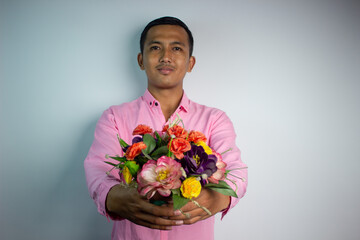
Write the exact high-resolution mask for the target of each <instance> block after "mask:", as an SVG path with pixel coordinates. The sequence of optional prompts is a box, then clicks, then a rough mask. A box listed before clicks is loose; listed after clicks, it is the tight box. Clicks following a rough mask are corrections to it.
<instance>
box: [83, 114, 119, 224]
mask: <svg viewBox="0 0 360 240" xmlns="http://www.w3.org/2000/svg"><path fill="white" fill-rule="evenodd" d="M118 132H119V131H118V127H117V123H116V120H115V116H114V114H113V111H112V109H111V108H109V109H108V110H106V111H104V113H103V114H102V116H101V117H100V119H99V121H98V122H97V125H96V129H95V134H94V141H93V143H92V145H91V148H90V150H89V153H88V155H87V157H86V159H85V161H84V168H85V176H86V182H87V186H88V189H89V193H90V196H91V198H92V199H93V200H94V202H95V204H96V206H97V209H98V212H99V213H100V214H102V215H104V216H107V217H110V218H111V219H113V220H115V219H116V220H119V219H117V218H115V217H113V216H110V215H109V214H108V213H107V211H106V206H105V201H106V197H107V194H108V192H109V191H110V189H111V188H112V187H113V186H115V185H116V184H119V183H120V177H119V174H118V171H117V170H114V171H111V172H110V174H109V175H107V174H106V172H107V171H109V170H111V169H112V166H111V165H109V164H107V163H105V161H109V162H114V163H116V161H115V160H112V159H106V158H105V155H107V154H108V155H110V156H115V155H118V154H122V149H121V146H120V144H119V141H118V139H117V134H118Z"/></svg>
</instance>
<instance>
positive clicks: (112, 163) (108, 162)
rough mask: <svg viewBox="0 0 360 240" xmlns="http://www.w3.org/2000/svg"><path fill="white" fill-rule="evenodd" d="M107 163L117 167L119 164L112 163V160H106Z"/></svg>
mask: <svg viewBox="0 0 360 240" xmlns="http://www.w3.org/2000/svg"><path fill="white" fill-rule="evenodd" d="M105 162H106V163H107V164H110V165H111V166H114V167H117V166H118V164H115V163H112V162H108V161H105Z"/></svg>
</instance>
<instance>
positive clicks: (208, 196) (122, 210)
mask: <svg viewBox="0 0 360 240" xmlns="http://www.w3.org/2000/svg"><path fill="white" fill-rule="evenodd" d="M138 63H139V66H140V68H141V69H142V70H144V71H145V73H146V75H147V78H148V90H149V92H150V93H151V94H152V95H153V96H154V97H155V99H157V100H158V101H159V102H160V105H161V110H162V112H163V114H164V118H165V119H169V117H170V116H171V115H172V114H173V113H174V112H175V110H176V108H177V107H178V105H179V103H180V101H181V98H182V95H183V79H184V77H185V75H186V73H187V72H191V70H192V69H193V67H194V65H195V58H194V57H193V56H190V53H189V43H188V35H187V33H186V31H185V30H184V29H183V28H182V27H180V26H174V25H158V26H154V27H152V28H151V29H150V30H149V31H148V33H147V36H146V40H145V44H144V52H143V54H141V53H139V54H138ZM194 200H196V201H197V202H198V203H199V204H200V205H201V206H204V207H206V208H207V209H209V210H210V212H211V213H212V214H213V215H214V214H216V213H217V212H219V211H221V210H223V209H225V208H226V207H227V206H228V205H229V203H230V197H229V196H225V195H223V194H221V193H218V192H215V191H213V190H210V189H207V188H203V189H202V190H201V193H200V195H199V196H198V197H197V198H195V199H194ZM119 203H120V204H119ZM106 208H107V211H108V213H109V214H110V215H112V216H114V217H116V216H118V217H121V218H125V219H128V220H129V221H132V222H133V223H135V224H138V225H142V226H145V227H149V228H153V229H162V230H170V229H171V226H177V225H182V224H193V223H196V222H197V221H201V220H204V219H206V218H208V217H210V216H209V215H208V214H207V213H206V212H205V211H204V210H202V209H201V208H199V207H197V206H196V205H195V204H194V203H192V202H191V201H190V202H189V203H188V204H186V205H185V206H184V207H183V208H182V209H181V210H182V211H183V212H184V213H187V215H188V216H185V215H183V214H182V213H181V212H180V211H179V210H177V211H174V209H173V206H172V204H171V203H169V204H168V205H166V206H156V205H154V204H152V203H150V202H149V201H148V200H147V199H146V198H145V197H142V196H140V195H139V193H138V192H137V190H136V189H133V188H124V187H121V186H120V185H115V186H114V187H113V188H111V189H110V191H109V193H108V195H107V199H106Z"/></svg>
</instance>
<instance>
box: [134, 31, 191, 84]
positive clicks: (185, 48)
mask: <svg viewBox="0 0 360 240" xmlns="http://www.w3.org/2000/svg"><path fill="white" fill-rule="evenodd" d="M189 55H190V53H189V41H188V35H187V33H186V31H185V29H183V28H182V27H180V26H176V25H157V26H154V27H152V28H150V29H149V31H148V33H147V36H146V39H145V43H144V51H143V54H141V53H139V55H138V63H139V66H140V68H141V69H142V70H145V72H146V75H147V78H148V88H149V90H159V89H172V88H178V89H179V88H181V90H182V84H183V79H184V77H185V74H186V73H187V72H191V70H192V68H193V67H194V64H195V58H194V57H193V56H191V57H190V56H189Z"/></svg>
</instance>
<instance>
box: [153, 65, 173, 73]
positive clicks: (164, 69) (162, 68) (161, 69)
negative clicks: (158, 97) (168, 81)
mask: <svg viewBox="0 0 360 240" xmlns="http://www.w3.org/2000/svg"><path fill="white" fill-rule="evenodd" d="M157 70H158V71H159V72H160V73H161V74H163V75H168V74H170V73H172V72H173V71H174V70H175V69H174V68H173V67H171V66H159V67H157Z"/></svg>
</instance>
